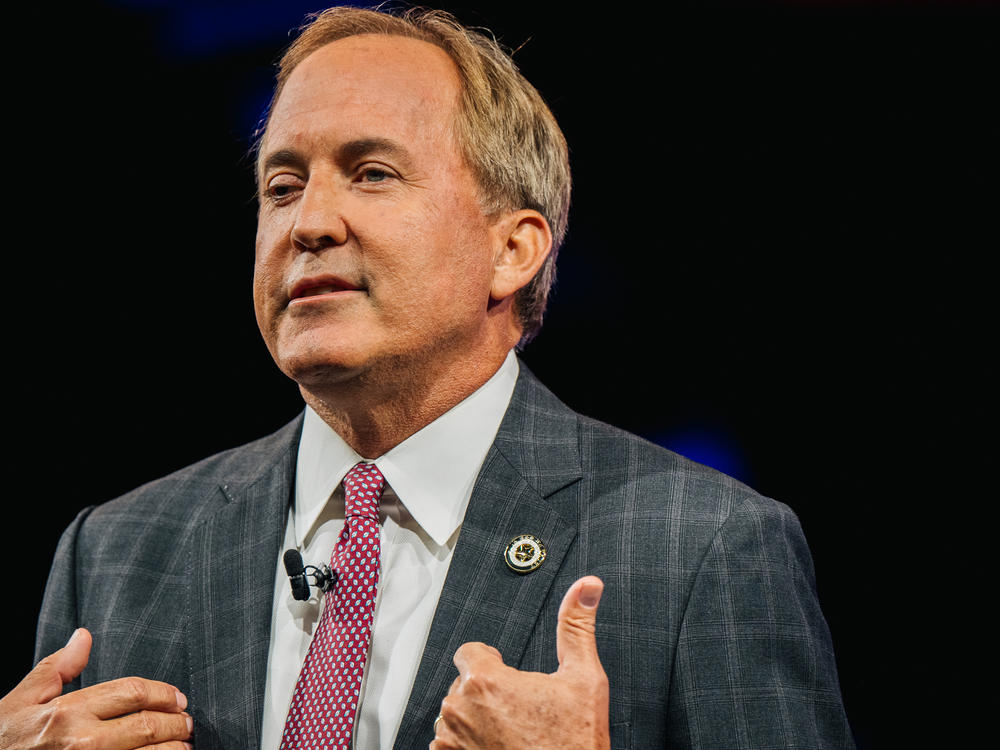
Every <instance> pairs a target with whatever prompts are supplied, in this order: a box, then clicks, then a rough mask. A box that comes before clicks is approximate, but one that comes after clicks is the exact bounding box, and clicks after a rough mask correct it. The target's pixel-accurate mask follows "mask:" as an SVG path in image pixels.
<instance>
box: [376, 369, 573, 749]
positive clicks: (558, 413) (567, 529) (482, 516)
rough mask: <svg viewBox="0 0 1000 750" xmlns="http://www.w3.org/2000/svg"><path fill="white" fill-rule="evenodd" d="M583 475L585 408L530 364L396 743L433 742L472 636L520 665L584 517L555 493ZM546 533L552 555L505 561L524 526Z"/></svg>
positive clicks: (489, 461)
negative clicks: (511, 564) (580, 424)
mask: <svg viewBox="0 0 1000 750" xmlns="http://www.w3.org/2000/svg"><path fill="white" fill-rule="evenodd" d="M579 477H580V457H579V449H578V444H577V419H576V415H575V414H574V413H573V412H572V411H570V410H569V409H568V408H567V407H566V406H564V405H563V404H562V403H561V402H559V401H558V399H556V398H555V396H553V395H552V394H551V393H550V392H549V391H548V390H546V389H545V388H544V386H542V385H541V383H539V382H538V381H537V380H536V379H535V377H534V376H533V375H532V374H531V373H530V372H529V371H528V370H527V368H526V367H525V366H524V364H523V363H522V364H521V375H520V377H519V378H518V383H517V387H516V388H515V391H514V395H513V397H512V399H511V404H510V407H509V408H508V410H507V414H506V415H505V416H504V420H503V423H502V424H501V426H500V430H499V432H498V433H497V438H496V440H495V441H494V444H493V446H492V447H491V448H490V451H489V453H488V454H487V457H486V460H485V461H484V463H483V468H482V469H481V471H480V473H479V478H478V480H477V482H476V487H475V489H474V491H473V494H472V499H471V501H470V503H469V508H468V510H467V511H466V515H465V519H464V521H463V522H462V530H461V532H460V534H459V538H458V543H457V544H456V546H455V552H454V555H453V557H452V561H451V565H450V566H449V569H448V576H447V578H446V580H445V584H444V588H443V589H442V592H441V598H440V599H439V601H438V606H437V610H436V611H435V614H434V621H433V623H432V624H431V630H430V633H429V635H428V638H427V645H426V646H425V648H424V654H423V658H422V659H421V662H420V666H419V668H418V671H417V677H416V680H415V681H414V685H413V689H412V690H411V692H410V697H409V701H408V702H407V707H406V712H405V714H404V715H403V719H402V722H401V724H400V729H399V732H398V733H397V735H396V742H395V747H396V748H397V749H399V750H403V749H405V748H412V747H426V746H427V745H428V744H430V742H431V740H432V738H433V724H434V718H435V717H436V716H437V713H438V709H439V707H440V705H441V700H442V699H443V698H444V696H445V695H446V694H447V692H448V688H449V687H450V685H451V683H452V682H453V680H454V679H455V677H456V676H457V674H458V672H457V670H456V669H455V667H454V665H453V663H452V657H453V656H454V654H455V651H456V650H457V649H458V647H459V646H461V645H462V644H463V643H466V642H468V641H482V642H483V643H487V644H489V645H491V646H494V647H496V648H497V649H498V650H499V651H500V653H502V654H503V656H504V662H505V663H507V664H509V665H517V664H518V663H519V662H520V660H521V656H522V654H523V653H524V649H525V646H526V644H527V642H528V639H529V637H530V636H531V633H532V630H533V629H534V627H535V622H536V620H537V618H538V615H539V612H540V610H541V608H542V605H543V604H544V602H545V600H546V598H547V597H548V596H549V592H550V589H551V587H552V582H553V580H554V579H555V576H556V573H557V572H558V571H559V568H560V565H561V564H562V560H563V558H564V556H565V555H566V552H567V550H568V549H569V547H570V545H571V543H572V541H573V539H574V537H575V536H576V524H575V523H573V522H572V519H567V518H564V517H563V516H562V515H560V513H559V512H558V511H557V509H556V508H555V507H554V506H553V504H552V503H551V502H550V500H549V498H550V497H551V496H552V495H553V494H554V493H555V492H556V491H557V490H560V489H562V488H564V487H566V486H567V485H570V484H572V483H573V482H575V481H577V480H578V479H579ZM524 533H529V534H533V535H535V536H537V537H539V538H540V539H541V540H542V541H543V542H544V543H545V546H546V549H547V557H546V560H545V562H544V563H543V564H542V566H541V567H540V568H538V569H537V570H535V571H533V572H531V573H528V574H524V575H522V574H518V573H515V572H513V571H512V570H510V569H509V568H508V567H507V565H506V564H505V563H504V561H503V558H502V555H503V552H504V550H505V549H506V546H507V544H508V543H509V542H510V541H511V540H512V539H513V538H514V537H515V536H518V535H520V534H524Z"/></svg>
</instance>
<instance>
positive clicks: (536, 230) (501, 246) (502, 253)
mask: <svg viewBox="0 0 1000 750" xmlns="http://www.w3.org/2000/svg"><path fill="white" fill-rule="evenodd" d="M496 228H497V231H498V232H499V236H498V238H497V252H496V256H495V257H494V259H493V285H492V287H491V288H490V297H491V298H492V299H493V300H495V301H497V302H500V301H502V300H504V299H507V298H508V297H511V296H513V295H514V294H515V293H516V292H517V290H518V289H520V288H521V287H523V286H526V285H527V284H528V282H529V281H531V280H532V279H533V278H535V274H536V273H538V269H539V268H541V267H542V264H543V263H544V262H545V259H546V258H548V257H549V252H550V251H551V250H552V230H551V229H550V228H549V222H547V221H546V220H545V217H544V216H542V215H541V214H540V213H538V211H533V210H531V209H527V208H526V209H522V210H520V211H513V212H511V213H509V214H506V215H504V216H503V218H501V219H500V220H499V221H498V222H497V225H496Z"/></svg>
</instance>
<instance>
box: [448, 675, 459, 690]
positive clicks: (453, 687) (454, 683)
mask: <svg viewBox="0 0 1000 750" xmlns="http://www.w3.org/2000/svg"><path fill="white" fill-rule="evenodd" d="M461 685H462V676H461V675H459V676H458V677H456V678H455V679H454V680H452V681H451V687H450V688H448V692H447V693H446V695H453V694H454V693H455V691H456V690H458V688H459V687H461Z"/></svg>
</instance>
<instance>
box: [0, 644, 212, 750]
mask: <svg viewBox="0 0 1000 750" xmlns="http://www.w3.org/2000/svg"><path fill="white" fill-rule="evenodd" d="M91 643H92V640H91V636H90V633H89V632H87V630H85V629H83V628H80V629H79V630H77V631H76V632H75V633H73V637H72V638H70V639H69V643H67V644H66V645H65V646H64V647H63V648H61V649H59V650H58V651H56V652H55V653H54V654H52V655H51V656H47V657H45V658H44V659H42V660H41V661H40V662H38V665H37V666H36V667H35V668H34V669H33V670H31V671H30V672H29V673H28V675H27V676H26V677H25V678H24V679H23V680H21V682H20V683H19V684H18V685H17V687H15V688H14V689H13V690H11V691H10V692H9V693H7V695H5V696H4V697H3V698H0V750H29V748H31V749H36V748H37V749H40V748H52V749H53V750H54V749H55V748H60V749H62V748H70V747H72V748H76V747H86V748H94V750H136V749H137V748H154V747H155V748H158V749H159V750H182V749H183V748H188V750H190V748H191V745H190V744H188V743H187V742H184V740H187V739H189V738H190V737H191V728H192V723H191V717H190V716H188V714H186V713H184V709H185V708H186V707H187V698H185V697H184V695H183V694H182V693H181V692H180V691H179V690H177V689H176V688H175V687H173V686H172V685H168V684H167V683H165V682H155V681H153V680H145V679H142V678H140V677H125V678H122V679H120V680H112V681H111V682H102V683H100V684H98V685H93V686H91V687H88V688H84V689H82V690H77V691H76V692H73V693H68V694H67V695H63V694H62V689H63V685H64V684H66V683H67V682H69V681H70V680H72V679H74V678H75V677H76V676H77V675H79V674H80V672H82V671H83V668H84V667H85V666H87V661H88V660H89V659H90V646H91Z"/></svg>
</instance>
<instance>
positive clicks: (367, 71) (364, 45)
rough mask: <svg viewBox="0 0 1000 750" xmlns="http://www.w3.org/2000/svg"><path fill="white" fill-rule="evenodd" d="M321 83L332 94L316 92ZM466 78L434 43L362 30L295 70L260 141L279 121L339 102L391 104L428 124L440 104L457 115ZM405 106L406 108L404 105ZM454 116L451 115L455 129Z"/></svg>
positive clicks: (369, 105) (342, 104)
mask: <svg viewBox="0 0 1000 750" xmlns="http://www.w3.org/2000/svg"><path fill="white" fill-rule="evenodd" d="M318 87H322V89H324V90H326V91H327V92H329V93H330V95H329V96H326V97H317V96H316V91H317V88H318ZM461 88H462V85H461V79H460V77H459V74H458V69H457V67H456V66H455V63H454V62H453V61H452V59H451V58H450V57H449V56H448V54H447V53H446V52H445V51H444V50H442V49H441V48H440V47H437V46H436V45H434V44H431V43H430V42H425V41H423V40H420V39H413V38H410V37H403V36H391V35H384V34H361V35H357V36H350V37H346V38H344V39H338V40H336V41H334V42H330V43H329V44H326V45H324V46H322V47H320V48H319V49H317V50H315V51H314V52H312V53H310V54H309V55H308V56H307V57H306V58H305V59H304V60H303V61H302V62H301V63H299V64H298V66H296V68H295V69H294V70H293V71H292V72H291V74H290V75H289V77H288V80H287V81H286V82H285V85H284V87H283V89H282V91H281V94H280V96H279V97H278V100H277V101H276V102H275V103H274V107H273V109H272V111H271V114H270V116H269V119H268V125H267V129H266V131H265V133H264V135H263V137H262V139H261V143H262V145H263V143H265V142H266V141H267V138H268V135H269V133H270V132H271V131H272V126H273V125H274V123H275V122H278V121H281V122H283V123H293V122H294V121H295V120H296V119H297V118H299V117H304V116H307V115H310V114H316V113H317V112H320V111H322V110H323V109H331V114H335V112H334V111H333V109H334V108H335V107H337V106H339V107H360V108H373V109H372V111H373V112H375V111H377V110H379V109H386V108H392V109H393V110H395V111H396V112H397V113H398V114H399V115H400V116H406V117H409V118H411V119H412V120H413V121H415V122H418V123H421V125H422V126H423V127H428V126H430V125H431V124H432V123H435V122H440V120H441V118H440V117H439V114H440V111H441V109H444V108H447V109H448V110H449V111H450V112H451V113H453V115H454V114H457V112H458V107H459V98H460V92H461ZM404 108H405V109H404ZM454 119H455V118H454V116H453V117H450V118H448V122H449V124H450V126H451V129H452V132H454Z"/></svg>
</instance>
